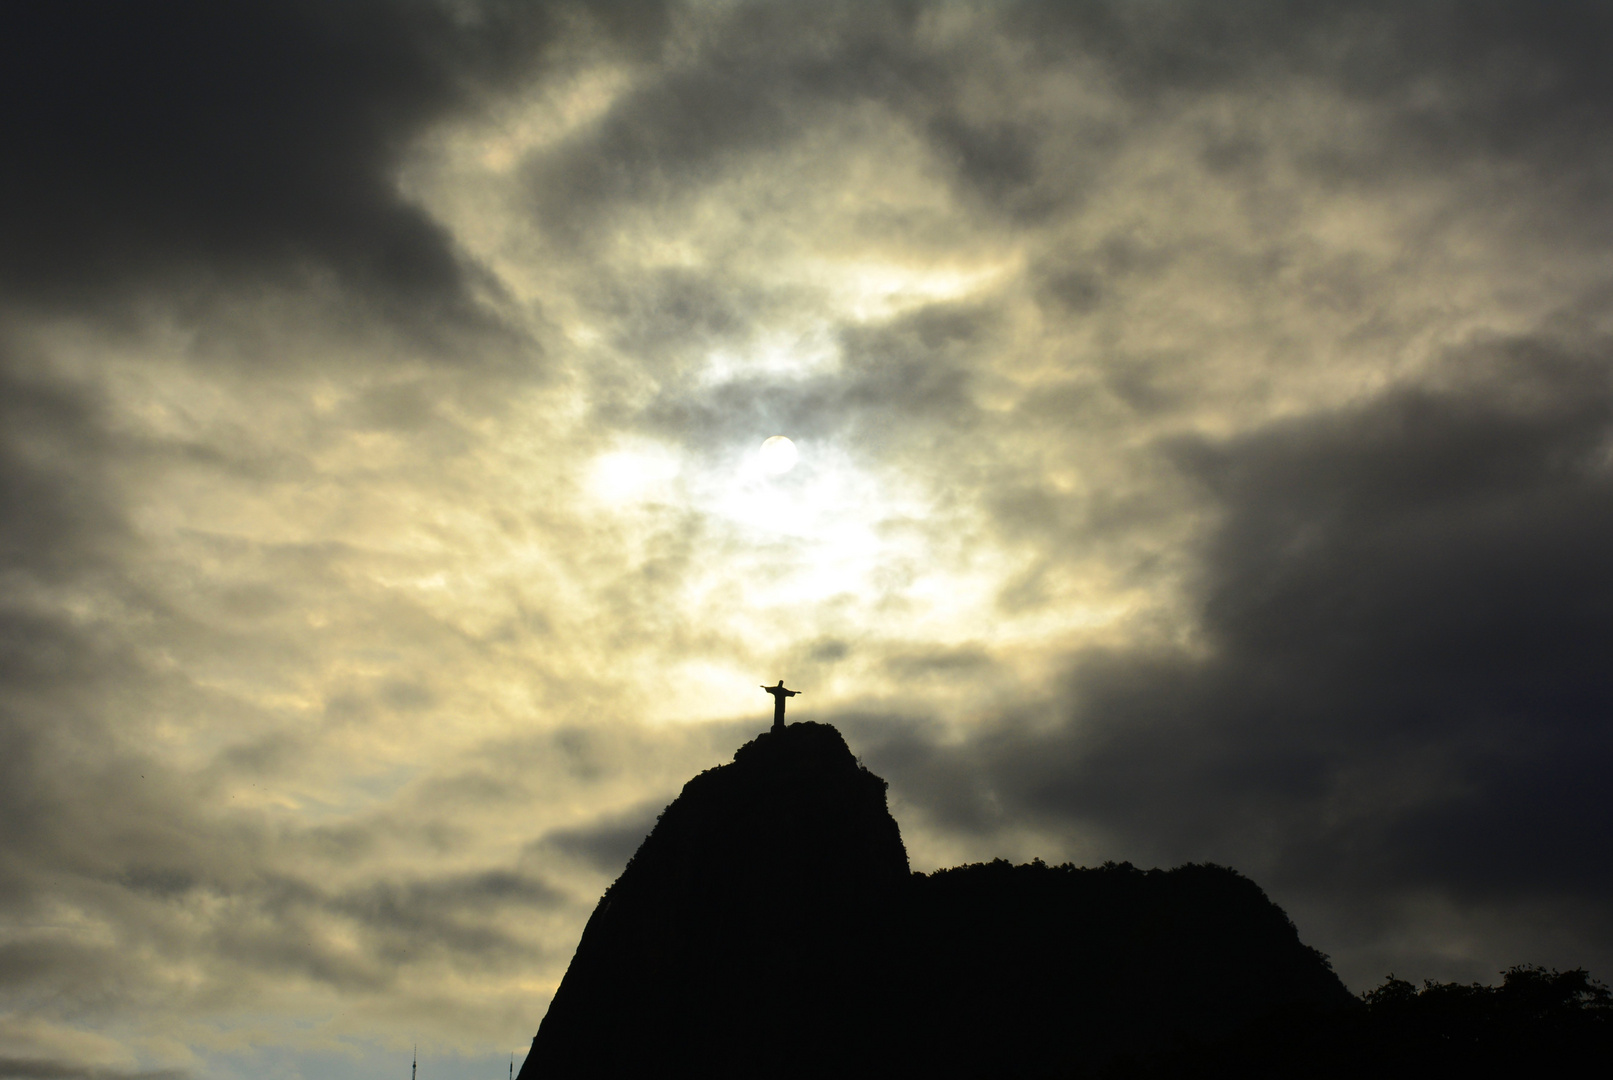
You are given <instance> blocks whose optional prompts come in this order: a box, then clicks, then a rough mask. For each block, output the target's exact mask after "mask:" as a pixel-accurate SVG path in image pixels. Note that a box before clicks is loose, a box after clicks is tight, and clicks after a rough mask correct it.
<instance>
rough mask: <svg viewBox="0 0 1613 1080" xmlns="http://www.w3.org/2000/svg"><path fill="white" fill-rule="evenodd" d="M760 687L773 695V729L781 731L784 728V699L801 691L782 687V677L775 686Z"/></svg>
mask: <svg viewBox="0 0 1613 1080" xmlns="http://www.w3.org/2000/svg"><path fill="white" fill-rule="evenodd" d="M762 689H763V690H766V691H767V692H768V693H769V694H772V695H773V730H774V731H783V730H784V699H785V698H791V697H794V696H795V695H796V694H799V693H800V692H801V691H799V690H786V689H784V680H783V679H780V680H779V681H778V685H777V686H764V687H762Z"/></svg>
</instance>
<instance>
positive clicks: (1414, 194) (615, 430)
mask: <svg viewBox="0 0 1613 1080" xmlns="http://www.w3.org/2000/svg"><path fill="white" fill-rule="evenodd" d="M12 23H13V24H14V25H12V26H11V28H10V32H9V33H8V34H6V35H3V36H0V37H3V43H0V61H3V63H0V88H3V89H5V90H6V93H7V99H8V101H11V102H13V103H20V105H18V106H17V107H15V108H13V109H11V110H10V112H8V115H7V118H6V120H5V127H4V129H3V133H0V138H4V139H5V145H6V147H7V161H8V162H15V163H16V164H15V167H12V168H8V169H7V170H6V171H5V175H4V177H3V178H0V195H3V196H4V198H0V204H3V205H0V249H3V250H0V307H3V309H4V310H5V312H6V314H7V317H6V319H5V320H3V322H4V331H3V332H0V584H3V586H4V587H3V588H0V920H4V922H5V926H4V927H3V929H4V930H5V933H6V937H5V939H4V940H5V945H4V948H3V950H0V984H3V985H0V995H3V996H4V1001H5V1002H6V1007H7V1008H11V1009H14V1010H17V1011H18V1015H20V1016H22V1017H23V1020H24V1021H26V1022H27V1023H28V1024H35V1025H42V1027H41V1028H40V1030H45V1028H49V1029H50V1030H51V1031H53V1032H56V1033H57V1035H60V1036H61V1038H60V1039H59V1040H58V1041H57V1042H49V1043H48V1044H47V1043H46V1042H40V1041H38V1040H35V1041H29V1040H28V1039H26V1038H22V1037H20V1036H19V1037H17V1038H12V1037H11V1036H8V1035H5V1034H4V1033H3V1032H0V1051H3V1052H4V1053H7V1054H10V1055H11V1057H12V1058H14V1059H16V1060H17V1061H25V1060H26V1061H36V1060H37V1061H39V1062H47V1063H48V1062H74V1061H80V1060H83V1061H97V1062H103V1061H104V1062H117V1063H119V1064H120V1066H122V1067H126V1068H134V1067H135V1066H134V1065H133V1064H130V1063H132V1062H136V1061H150V1062H155V1063H157V1064H162V1063H167V1062H189V1061H192V1060H202V1059H205V1060H206V1061H207V1063H208V1064H207V1067H208V1068H213V1067H214V1066H215V1065H217V1064H218V1061H219V1060H222V1059H215V1058H214V1057H209V1056H208V1055H210V1054H233V1053H236V1052H237V1051H238V1050H239V1048H240V1047H241V1046H243V1045H246V1043H247V1042H251V1040H253V1039H259V1038H260V1037H261V1039H262V1042H261V1044H259V1043H252V1045H253V1046H254V1047H257V1046H259V1045H261V1047H263V1048H264V1049H263V1053H265V1054H280V1053H282V1052H284V1053H285V1054H288V1055H291V1056H292V1057H295V1055H296V1054H298V1053H304V1052H306V1053H308V1054H315V1053H316V1052H317V1053H323V1052H324V1050H323V1049H320V1048H321V1047H326V1046H327V1044H328V1043H329V1041H330V1040H333V1039H334V1040H341V1039H345V1038H347V1037H348V1034H349V1033H353V1037H354V1038H357V1039H360V1040H373V1041H378V1042H381V1043H387V1044H389V1045H395V1046H402V1045H405V1043H406V1042H407V1041H408V1039H409V1038H411V1037H412V1036H413V1035H415V1034H422V1033H431V1034H430V1035H429V1037H432V1038H438V1039H440V1040H441V1041H442V1042H443V1044H444V1045H451V1046H453V1047H455V1048H457V1049H459V1050H462V1051H464V1052H465V1053H467V1054H473V1053H484V1052H485V1051H486V1048H487V1047H489V1046H495V1045H496V1046H503V1045H505V1044H506V1043H509V1044H511V1045H520V1044H522V1043H524V1041H525V1040H526V1039H527V1038H529V1037H530V1034H531V1028H532V1025H533V1024H535V1023H536V1020H537V1018H538V1016H539V1015H540V1014H541V1011H542V1005H543V1001H544V998H545V995H546V994H548V993H549V992H550V991H551V990H552V988H553V985H554V984H555V982H556V981H557V980H558V979H559V978H560V976H561V974H562V972H563V970H564V964H565V961H566V958H567V956H568V955H569V952H570V949H571V948H572V946H573V945H574V943H575V940H576V935H577V934H578V933H579V932H580V930H581V927H582V925H583V922H584V920H585V919H586V917H587V912H588V910H589V908H590V906H591V905H592V903H593V902H594V900H595V899H596V898H597V896H598V895H599V892H600V890H601V889H602V888H603V887H604V885H605V884H606V882H607V881H608V878H609V876H610V875H611V874H613V873H614V872H616V871H617V869H619V867H620V866H621V865H622V864H623V863H624V862H625V860H626V858H627V857H628V855H629V854H630V853H631V851H632V849H633V848H634V847H635V846H636V843H637V841H638V839H639V838H641V837H642V835H643V834H644V832H645V831H646V830H647V829H648V828H649V826H650V823H651V822H652V821H653V817H654V814H655V813H656V812H658V810H659V809H660V808H661V807H663V806H665V805H666V803H667V801H669V800H670V799H671V798H672V796H673V795H674V794H675V793H676V791H677V790H678V788H679V786H680V785H681V784H682V783H683V782H685V781H686V780H687V779H688V778H689V777H690V776H692V775H695V774H696V773H698V772H699V771H701V770H702V769H704V768H708V767H710V766H711V765H714V764H717V763H719V762H721V761H723V760H725V759H726V758H727V757H728V756H729V755H731V753H732V752H733V750H734V748H735V747H736V746H737V745H739V744H740V743H741V742H743V741H744V740H745V739H746V738H749V737H750V736H751V735H752V734H754V733H755V732H757V731H759V730H762V729H763V728H765V726H766V722H767V717H768V712H769V708H770V703H769V702H768V701H767V700H766V699H765V697H763V695H761V693H760V691H759V690H758V689H756V684H757V683H760V682H772V681H773V680H774V679H776V678H778V677H781V676H782V677H785V678H787V679H788V680H790V683H791V685H796V683H797V682H798V681H799V682H800V684H801V687H802V689H804V690H805V691H806V696H805V697H803V698H800V699H797V700H796V701H795V702H794V703H793V704H792V706H791V716H792V718H793V717H795V716H796V715H798V714H799V715H801V716H803V717H806V718H812V719H820V720H821V719H828V720H832V721H833V722H835V723H837V724H839V725H840V726H841V727H842V728H843V730H845V731H846V733H847V735H848V739H849V741H850V743H851V745H852V746H853V748H854V750H856V751H857V752H859V753H861V754H862V755H863V757H864V758H865V760H866V761H867V762H868V764H869V766H870V767H871V768H873V769H874V770H875V771H877V772H879V773H881V774H882V775H885V776H887V777H888V778H889V779H890V780H891V781H892V787H891V799H892V805H893V807H895V810H896V813H897V815H898V818H899V820H901V822H902V825H903V828H904V836H905V839H906V843H907V845H908V849H909V851H910V852H912V853H913V859H914V865H915V866H916V867H919V868H928V867H929V866H932V865H944V864H947V863H953V862H958V861H966V860H971V859H979V858H991V857H993V856H996V855H1005V856H1013V857H1016V858H1029V857H1031V856H1033V855H1041V856H1043V857H1044V858H1048V859H1053V860H1056V859H1061V858H1073V859H1076V860H1077V861H1089V862H1101V861H1102V860H1104V859H1107V858H1117V859H1118V858H1130V859H1131V860H1132V861H1134V862H1138V863H1151V862H1158V863H1172V862H1178V861H1181V860H1185V859H1205V858H1208V859H1214V860H1216V861H1219V862H1224V863H1230V864H1232V865H1235V866H1238V867H1239V868H1240V869H1242V870H1244V871H1246V872H1248V873H1249V874H1251V876H1253V877H1255V878H1256V879H1257V880H1259V881H1260V882H1261V883H1262V885H1263V886H1264V887H1266V888H1268V889H1269V890H1270V891H1271V892H1272V893H1273V895H1274V896H1276V897H1277V898H1279V900H1280V901H1281V902H1283V903H1284V904H1285V905H1286V906H1288V907H1289V908H1290V910H1292V911H1294V912H1295V913H1296V918H1298V919H1299V921H1300V923H1301V926H1302V929H1303V931H1304V932H1305V933H1306V935H1307V940H1313V939H1314V940H1315V941H1316V943H1317V944H1318V945H1319V946H1320V947H1322V948H1324V949H1326V950H1327V951H1330V952H1332V953H1333V954H1334V955H1335V957H1336V958H1340V963H1341V967H1343V968H1344V969H1346V970H1347V972H1348V973H1350V978H1352V979H1354V980H1356V981H1358V982H1359V981H1365V980H1374V979H1376V978H1378V977H1381V975H1382V974H1383V973H1384V971H1386V970H1388V969H1389V967H1393V968H1394V969H1395V970H1399V971H1401V972H1402V973H1403V974H1404V973H1411V974H1414V975H1416V976H1418V977H1420V976H1422V975H1429V976H1434V977H1442V978H1452V977H1454V978H1477V977H1488V975H1489V973H1490V971H1491V970H1493V969H1494V968H1496V967H1499V966H1504V965H1505V964H1509V963H1515V962H1522V961H1538V962H1548V963H1558V964H1559V966H1575V965H1578V964H1590V965H1591V966H1592V967H1593V969H1597V965H1599V964H1600V965H1602V966H1605V962H1604V960H1603V959H1601V958H1604V957H1607V956H1609V955H1613V954H1610V953H1609V946H1608V944H1607V942H1608V941H1609V940H1610V939H1609V937H1608V926H1609V922H1610V917H1609V912H1608V910H1607V907H1606V903H1605V900H1604V899H1603V898H1604V897H1605V896H1606V894H1607V885H1608V872H1609V870H1608V863H1607V860H1606V859H1605V858H1602V857H1600V855H1599V854H1598V853H1599V851H1600V846H1605V845H1598V839H1599V838H1598V837H1597V836H1596V835H1595V826H1596V824H1597V823H1598V822H1601V821H1604V820H1606V817H1607V815H1608V811H1609V807H1608V806H1607V804H1606V799H1605V797H1604V794H1603V792H1602V789H1603V787H1605V785H1603V784H1601V783H1600V777H1601V776H1603V775H1605V773H1606V770H1607V766H1608V765H1609V764H1610V762H1609V760H1608V758H1609V753H1608V751H1609V746H1608V740H1607V737H1606V734H1605V731H1604V729H1605V726H1606V725H1605V723H1603V722H1602V719H1601V718H1602V717H1603V716H1605V714H1606V710H1607V706H1608V704H1609V703H1608V701H1607V700H1606V698H1607V694H1606V692H1605V690H1604V688H1603V685H1602V684H1603V683H1604V682H1605V680H1604V679H1603V678H1602V677H1601V676H1602V672H1603V669H1604V667H1605V664H1604V663H1603V659H1602V658H1603V657H1604V656H1605V655H1607V651H1608V650H1607V646H1608V644H1609V643H1608V640H1607V639H1608V636H1609V626H1608V623H1607V619H1606V616H1605V612H1606V611H1608V610H1613V607H1610V604H1609V601H1610V600H1613V597H1610V596H1609V595H1608V593H1609V592H1610V591H1613V582H1610V581H1609V580H1608V575H1607V573H1606V567H1605V564H1606V559H1605V558H1604V557H1603V556H1602V554H1601V553H1602V552H1603V551H1605V550H1607V549H1608V547H1609V540H1610V539H1613V537H1610V536H1609V535H1608V533H1609V529H1610V524H1609V518H1608V514H1607V512H1606V509H1605V508H1606V507H1607V506H1608V505H1609V498H1608V496H1609V491H1608V483H1609V479H1608V477H1609V468H1610V466H1609V460H1610V459H1609V446H1610V445H1613V444H1610V441H1609V438H1610V436H1609V425H1610V423H1613V416H1610V412H1613V394H1610V389H1609V386H1608V380H1607V377H1606V374H1605V371H1606V359H1607V341H1608V333H1609V326H1608V321H1607V317H1606V314H1605V313H1606V311H1607V298H1608V296H1609V289H1608V281H1607V270H1606V259H1605V251H1606V246H1607V243H1606V242H1607V222H1608V221H1609V217H1608V214H1607V210H1606V206H1607V200H1606V198H1605V197H1604V195H1605V193H1604V191H1603V188H1604V187H1605V178H1606V175H1607V167H1606V166H1607V162H1606V160H1605V158H1606V154H1607V151H1606V149H1605V147H1606V146H1608V145H1610V144H1609V140H1608V139H1606V138H1605V137H1603V136H1604V134H1605V130H1604V129H1605V128H1606V126H1607V123H1608V120H1607V117H1608V115H1610V113H1609V110H1608V109H1607V107H1606V106H1607V104H1608V103H1607V100H1606V99H1607V89H1608V86H1607V80H1608V75H1607V73H1606V70H1605V64H1603V63H1602V62H1601V58H1602V57H1603V56H1604V55H1605V54H1606V53H1607V48H1606V45H1607V37H1608V28H1609V27H1608V23H1609V20H1608V16H1607V15H1606V13H1605V12H1603V11H1602V9H1601V8H1600V7H1598V6H1596V5H1582V4H1560V5H1554V6H1552V7H1551V9H1550V10H1549V11H1548V10H1543V9H1542V10H1537V9H1536V8H1531V7H1526V6H1522V5H1510V4H1425V5H1419V6H1417V7H1415V8H1407V7H1404V6H1403V5H1388V4H1378V3H1351V4H1327V5H1298V6H1296V5H1292V4H1281V5H1278V4H1270V3H1263V2H1262V3H1255V2H1249V3H1213V4H1212V3H1204V4H1181V3H1159V4H1155V3H1136V2H1126V3H1099V2H1092V3H1071V4H1061V5H1047V4H1020V5H1001V4H980V5H969V4H893V5H869V4H861V3H859V4H844V5H830V6H828V7H823V6H821V5H820V6H818V7H814V8H813V9H811V10H810V11H807V10H806V9H798V8H796V7H792V6H788V5H777V4H747V3H740V4H733V5H709V4H667V5H659V4H623V5H616V6H602V5H597V4H590V5H576V4H546V5H530V4H506V3H503V2H499V0H486V2H482V0H477V2H472V3H441V4H438V3H386V2H370V0H363V2H358V3H353V4H343V5H341V6H340V8H339V10H332V9H329V8H328V7H327V6H325V5H317V4H304V3H300V2H293V3H262V4H245V5H234V6H232V7H230V8H228V9H227V10H226V9H217V8H216V7H215V6H212V5H206V4H190V3H170V4H160V5H157V6H156V7H152V6H149V5H148V6H146V7H145V8H142V9H141V10H140V12H139V13H138V14H136V13H134V12H132V11H131V10H126V7H125V5H118V4H92V3H83V4H73V3H69V4H65V5H54V6H51V7H50V8H48V9H47V10H41V11H36V12H29V13H26V14H21V15H18V16H17V17H16V18H14V19H13V20H12ZM780 433H783V434H787V435H789V436H790V437H791V438H792V439H794V440H795V441H796V443H797V445H798V446H799V447H800V448H801V451H802V458H801V463H800V465H799V466H798V467H797V468H796V469H795V470H794V471H792V472H791V473H789V474H787V475H785V476H783V477H776V478H762V477H760V476H758V475H754V471H753V470H752V471H747V465H746V455H747V454H749V453H753V452H754V450H755V448H756V446H757V445H759V443H760V441H761V439H763V438H765V437H767V436H770V435H774V434H780ZM607 481H608V482H607ZM792 672H793V673H794V674H791V673H792ZM1548 924H1550V925H1551V926H1552V927H1555V929H1552V930H1549V931H1548V930H1547V929H1546V927H1547V925H1548ZM1553 935H1555V936H1553ZM1380 963H1382V964H1386V965H1389V967H1384V968H1382V969H1381V970H1380V969H1378V968H1377V965H1379V964H1380ZM248 1015H250V1017H251V1018H252V1019H251V1024H253V1025H256V1026H254V1027H253V1028H252V1031H253V1032H254V1034H251V1035H250V1036H249V1035H247V1034H243V1033H242V1030H238V1029H237V1028H235V1027H232V1025H235V1024H238V1023H246V1022H247V1021H245V1020H243V1019H242V1017H245V1016H248ZM260 1029H261V1031H260ZM92 1030H93V1031H94V1032H102V1031H104V1032H108V1033H115V1032H126V1031H133V1030H140V1031H144V1032H155V1033H159V1034H158V1036H157V1037H158V1038H161V1039H167V1040H168V1042H166V1043H165V1044H164V1048H163V1049H161V1050H160V1055H159V1051H158V1050H152V1051H150V1053H151V1054H153V1055H159V1056H149V1057H141V1056H140V1055H139V1054H138V1053H135V1052H134V1051H132V1050H128V1047H125V1046H123V1044H122V1043H121V1042H118V1040H119V1039H121V1038H122V1036H117V1037H116V1038H115V1037H114V1034H106V1035H105V1036H104V1038H105V1039H106V1040H107V1041H108V1043H109V1044H110V1043H118V1045H117V1046H116V1047H112V1049H107V1047H105V1046H102V1047H101V1048H100V1050H96V1051H95V1052H93V1053H92V1052H91V1051H89V1050H85V1051H84V1052H83V1053H79V1052H78V1050H77V1049H74V1048H75V1047H78V1048H82V1046H81V1044H80V1043H74V1042H72V1041H71V1039H70V1038H69V1035H72V1036H73V1037H74V1038H76V1037H78V1036H84V1037H89V1034H90V1032H91V1031H92ZM75 1032H76V1033H77V1034H76V1035H74V1034H73V1033H75ZM221 1032H222V1034H221ZM64 1033H65V1034H64ZM55 1037H56V1036H55V1035H53V1036H52V1038H55ZM96 1037H103V1036H96ZM61 1040H67V1041H61ZM221 1040H222V1041H221ZM231 1040H234V1041H233V1042H232V1041H231ZM320 1040H324V1042H321V1041H320ZM13 1043H14V1044H15V1046H13ZM226 1043H228V1044H229V1045H228V1046H225V1045H224V1044H226ZM316 1044H317V1045H316ZM97 1045H99V1044H97ZM129 1045H130V1046H132V1045H134V1044H133V1043H132V1042H131V1043H130V1044H129ZM142 1045H144V1044H142ZM153 1045H155V1044H153ZM221 1046H223V1047H224V1048H223V1049H219V1047H221ZM101 1050H106V1052H105V1053H101ZM114 1050H115V1051H117V1052H113V1051H114ZM123 1051H128V1052H126V1053H125V1052H123ZM141 1052H142V1053H144V1052H145V1051H141ZM240 1052H241V1053H246V1054H250V1053H254V1052H256V1051H255V1050H250V1049H249V1050H245V1051H240ZM97 1054H99V1055H100V1056H96V1055H97ZM120 1054H121V1056H120ZM186 1054H190V1055H192V1056H191V1057H187V1056H186ZM308 1060H313V1058H309V1059H308ZM320 1060H321V1061H323V1060H324V1059H320ZM15 1067H16V1068H21V1067H22V1066H20V1065H19V1066H15ZM29 1067H35V1066H29ZM37 1067H38V1068H44V1067H46V1066H44V1065H39V1066H37ZM50 1067H57V1066H55V1065H52V1066H50ZM60 1067H61V1068H68V1067H69V1066H67V1065H62V1066H60ZM287 1067H288V1068H290V1067H291V1066H290V1065H288V1066H287ZM227 1069H228V1067H227V1066H220V1067H219V1068H218V1069H216V1070H215V1071H218V1072H220V1073H223V1072H227ZM193 1071H198V1072H200V1071H202V1067H201V1066H197V1067H196V1069H194V1070H193ZM304 1071H307V1070H306V1069H305V1070H304ZM316 1071H317V1070H316Z"/></svg>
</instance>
